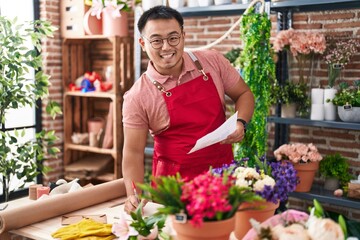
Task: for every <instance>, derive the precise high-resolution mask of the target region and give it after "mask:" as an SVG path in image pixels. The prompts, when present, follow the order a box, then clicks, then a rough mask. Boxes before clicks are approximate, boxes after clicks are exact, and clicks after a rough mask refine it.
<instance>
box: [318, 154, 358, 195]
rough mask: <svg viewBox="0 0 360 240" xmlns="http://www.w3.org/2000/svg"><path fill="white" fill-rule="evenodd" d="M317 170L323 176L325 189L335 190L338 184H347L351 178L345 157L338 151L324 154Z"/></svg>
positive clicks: (342, 185)
mask: <svg viewBox="0 0 360 240" xmlns="http://www.w3.org/2000/svg"><path fill="white" fill-rule="evenodd" d="M319 172H320V175H321V176H323V177H325V185H324V188H325V189H327V190H336V189H338V188H339V185H340V186H341V187H344V186H347V184H348V183H349V182H350V180H351V178H352V177H351V175H350V173H349V163H348V162H347V159H346V158H345V157H343V156H341V154H339V153H336V154H330V155H326V156H325V157H324V158H323V160H322V161H321V162H320V165H319ZM334 180H335V181H334Z"/></svg>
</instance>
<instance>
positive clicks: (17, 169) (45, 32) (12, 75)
mask: <svg viewBox="0 0 360 240" xmlns="http://www.w3.org/2000/svg"><path fill="white" fill-rule="evenodd" d="M55 30H56V28H54V27H53V26H52V25H51V23H50V22H48V21H43V20H36V21H33V22H25V23H23V24H18V23H17V22H16V19H14V20H9V19H7V18H5V17H3V16H0V44H1V48H0V121H1V122H0V123H1V124H3V123H5V113H6V112H7V111H8V110H9V109H18V108H22V107H25V106H34V105H35V104H36V101H37V100H38V99H44V98H46V97H47V96H48V88H49V86H50V82H49V76H48V75H46V74H44V73H43V72H42V71H40V69H41V68H42V57H41V56H40V53H41V50H42V45H41V41H42V40H43V39H44V38H47V37H52V36H53V32H54V31H55ZM29 40H30V41H31V43H32V44H29ZM30 71H35V72H36V74H35V79H29V74H28V73H29V72H30ZM46 109H47V111H48V112H49V114H50V115H51V116H52V117H53V118H54V117H55V115H56V114H59V113H61V110H60V106H59V105H58V104H57V103H54V102H52V101H50V102H49V106H47V107H46ZM0 133H1V135H0V174H1V175H2V176H3V177H2V178H1V179H0V181H1V183H2V185H3V190H4V191H5V192H4V193H5V195H6V196H7V193H8V192H9V191H11V190H14V189H10V188H9V182H10V181H11V179H12V178H13V177H15V176H16V177H17V178H18V179H19V180H21V181H22V182H23V183H26V182H30V181H33V180H34V178H35V177H36V176H37V175H38V174H39V173H40V172H44V173H46V172H47V171H49V167H47V166H44V165H43V160H44V159H45V156H46V154H49V156H55V155H56V153H58V152H59V149H58V148H57V147H56V146H55V142H56V141H57V139H58V138H57V137H56V135H55V132H54V131H50V132H46V131H42V132H40V133H37V134H36V135H35V138H32V139H29V138H28V140H25V139H24V138H25V130H22V131H21V132H19V131H18V130H17V129H15V130H14V131H13V132H3V131H0ZM18 187H21V186H16V187H15V189H16V188H18ZM6 200H7V199H6Z"/></svg>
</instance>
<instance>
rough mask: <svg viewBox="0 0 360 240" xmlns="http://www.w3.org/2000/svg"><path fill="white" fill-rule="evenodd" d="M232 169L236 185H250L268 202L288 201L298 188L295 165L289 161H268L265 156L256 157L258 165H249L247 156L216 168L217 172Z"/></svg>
mask: <svg viewBox="0 0 360 240" xmlns="http://www.w3.org/2000/svg"><path fill="white" fill-rule="evenodd" d="M223 171H230V172H231V175H232V176H234V177H235V178H236V185H237V186H239V187H249V188H251V189H252V191H254V193H255V194H256V195H258V196H260V197H261V198H262V199H265V200H266V201H267V202H273V203H275V204H277V203H278V202H279V201H286V200H287V199H288V195H289V193H291V192H293V191H294V190H295V188H296V185H297V182H298V179H297V177H296V170H295V169H294V166H293V165H292V164H291V163H290V162H288V161H282V162H279V161H267V160H266V158H265V157H261V158H260V159H256V166H254V167H249V166H247V158H244V159H241V160H240V161H237V162H235V161H234V162H233V163H231V164H228V165H224V166H223V167H222V168H217V169H214V170H213V172H215V173H222V172H223Z"/></svg>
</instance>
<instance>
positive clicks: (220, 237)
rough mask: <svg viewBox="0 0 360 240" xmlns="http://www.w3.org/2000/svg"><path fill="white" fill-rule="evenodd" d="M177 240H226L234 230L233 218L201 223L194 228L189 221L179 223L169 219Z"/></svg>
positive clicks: (172, 218)
mask: <svg viewBox="0 0 360 240" xmlns="http://www.w3.org/2000/svg"><path fill="white" fill-rule="evenodd" d="M171 220H172V226H173V228H174V230H175V231H176V239H177V240H195V239H196V240H205V239H206V240H228V239H229V236H230V234H231V232H232V231H233V230H234V226H235V217H232V218H229V219H226V220H222V221H214V222H203V224H202V226H201V227H194V226H193V225H192V224H191V223H190V222H189V221H187V222H186V223H179V222H176V221H174V216H172V217H171Z"/></svg>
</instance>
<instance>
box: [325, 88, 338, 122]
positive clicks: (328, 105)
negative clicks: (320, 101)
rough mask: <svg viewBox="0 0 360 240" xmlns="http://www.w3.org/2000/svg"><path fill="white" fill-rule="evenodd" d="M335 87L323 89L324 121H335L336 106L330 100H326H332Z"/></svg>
mask: <svg viewBox="0 0 360 240" xmlns="http://www.w3.org/2000/svg"><path fill="white" fill-rule="evenodd" d="M336 93H337V89H335V88H327V89H325V90H324V119H325V120H326V121H335V120H336V106H335V105H334V104H333V103H332V102H327V101H328V100H333V99H334V97H335V94H336Z"/></svg>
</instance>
